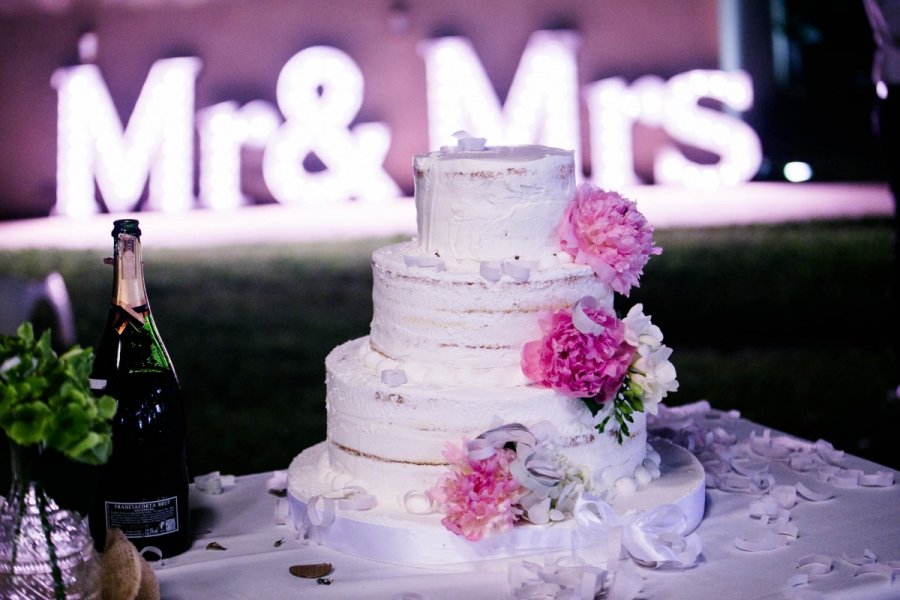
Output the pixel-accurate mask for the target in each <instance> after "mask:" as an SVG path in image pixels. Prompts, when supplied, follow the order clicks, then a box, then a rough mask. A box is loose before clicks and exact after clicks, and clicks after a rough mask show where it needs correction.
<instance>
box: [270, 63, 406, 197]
mask: <svg viewBox="0 0 900 600" xmlns="http://www.w3.org/2000/svg"><path fill="white" fill-rule="evenodd" d="M363 89H364V80H363V75H362V72H361V71H360V69H359V67H358V66H357V65H356V63H355V62H354V61H353V59H352V58H350V56H348V55H347V54H346V53H344V52H342V51H340V50H338V49H337V48H331V47H328V46H313V47H310V48H306V49H305V50H302V51H300V52H298V53H297V54H295V55H294V56H293V57H291V59H290V60H288V62H287V63H285V65H284V67H283V68H282V70H281V73H279V75H278V82H277V84H276V90H275V96H276V99H277V102H278V108H279V109H280V110H281V113H282V114H283V115H284V117H285V122H284V123H282V124H281V125H280V126H279V127H278V128H277V129H276V130H275V131H273V132H271V136H269V137H267V142H266V144H265V151H264V153H263V178H264V179H265V182H266V185H267V186H268V188H269V191H271V192H272V195H273V196H274V197H275V199H276V200H278V201H279V202H281V203H284V204H297V203H305V204H310V205H320V204H323V203H327V202H332V201H335V200H345V199H348V198H359V199H367V200H376V199H377V200H383V199H387V198H394V197H397V196H399V195H400V189H399V187H398V186H397V184H396V182H394V180H393V179H391V178H390V176H389V175H388V174H387V173H386V172H385V171H384V168H383V166H382V163H383V161H384V157H385V155H386V154H387V150H388V148H389V147H390V130H389V129H388V127H387V126H386V125H383V124H380V123H361V124H358V125H356V126H354V127H352V128H351V127H350V124H351V123H352V122H353V119H354V118H355V117H356V114H357V112H358V111H359V109H360V108H361V107H362V102H363ZM310 153H314V154H315V155H316V156H317V157H318V158H319V159H320V160H321V161H322V163H323V164H324V165H325V169H324V170H322V171H317V172H309V171H307V170H306V168H305V166H304V165H303V162H304V159H305V158H306V157H307V156H308V155H309V154H310Z"/></svg>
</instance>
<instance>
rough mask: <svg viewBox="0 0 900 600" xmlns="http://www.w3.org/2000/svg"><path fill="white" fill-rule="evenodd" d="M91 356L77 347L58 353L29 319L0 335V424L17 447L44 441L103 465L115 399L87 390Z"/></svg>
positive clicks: (108, 448) (79, 458) (76, 457)
mask: <svg viewBox="0 0 900 600" xmlns="http://www.w3.org/2000/svg"><path fill="white" fill-rule="evenodd" d="M93 363H94V355H93V352H92V351H91V350H90V349H82V348H80V347H78V346H75V347H73V348H71V349H70V350H68V351H67V352H65V353H64V354H63V355H62V356H59V357H58V356H57V355H56V353H55V352H54V351H53V347H52V344H51V333H50V331H45V332H44V333H43V334H42V335H41V337H40V339H37V340H36V339H35V337H34V328H33V327H32V325H31V324H30V323H28V322H26V323H23V324H22V325H20V326H19V327H18V329H17V331H16V335H15V336H2V335H0V371H2V373H0V428H2V429H3V431H4V432H6V434H7V435H8V436H9V437H10V439H12V440H13V441H14V442H16V443H19V444H21V445H26V446H27V445H31V444H35V443H43V444H45V445H47V447H49V448H52V449H55V450H58V451H60V452H62V453H63V454H65V455H66V456H68V457H69V458H71V459H73V460H76V461H81V462H87V463H89V464H102V463H104V462H106V460H107V459H108V458H109V454H110V452H111V450H112V433H111V432H112V427H111V423H110V421H111V419H112V417H113V416H114V415H115V413H116V408H117V404H116V401H115V400H114V399H113V398H111V397H109V396H101V397H100V398H95V397H94V396H93V394H92V393H91V389H90V373H91V369H92V367H93Z"/></svg>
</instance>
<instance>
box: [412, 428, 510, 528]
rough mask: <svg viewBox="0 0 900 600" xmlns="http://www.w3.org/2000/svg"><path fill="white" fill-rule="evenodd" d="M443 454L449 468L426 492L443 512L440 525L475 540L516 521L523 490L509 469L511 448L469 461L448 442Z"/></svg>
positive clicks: (466, 455)
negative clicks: (448, 463)
mask: <svg viewBox="0 0 900 600" xmlns="http://www.w3.org/2000/svg"><path fill="white" fill-rule="evenodd" d="M444 456H445V457H446V458H447V460H449V461H450V471H449V472H447V473H444V474H443V475H442V476H441V478H440V479H439V480H438V483H437V484H436V485H435V486H434V487H433V488H431V489H430V490H428V491H427V492H426V495H427V496H428V497H429V498H430V499H431V500H432V501H433V502H435V503H436V504H437V505H439V506H440V507H441V508H442V509H443V511H444V513H445V514H446V516H445V517H444V518H443V520H442V521H441V523H443V525H444V527H446V528H447V529H449V530H450V531H452V532H453V533H455V534H457V535H461V536H463V537H465V538H466V539H467V540H471V541H473V542H477V541H478V540H480V539H481V538H483V537H484V536H485V535H486V534H488V533H490V532H492V531H502V530H504V529H507V528H509V527H511V526H512V525H513V524H514V523H515V522H516V520H517V519H518V518H519V516H520V515H521V514H522V510H521V509H520V508H519V507H518V506H517V502H518V500H519V497H520V496H521V495H522V494H523V493H524V490H523V488H522V487H521V485H520V484H519V482H518V481H516V480H515V478H513V476H512V474H511V473H510V471H509V464H510V463H511V462H512V461H513V460H515V458H516V453H515V452H514V451H512V450H509V449H507V448H499V449H497V451H496V452H495V453H494V454H493V456H490V457H488V458H485V459H482V460H473V459H471V458H469V455H468V454H467V453H466V452H464V451H463V450H460V449H459V448H456V447H455V446H453V444H449V443H448V444H447V448H446V449H445V450H444Z"/></svg>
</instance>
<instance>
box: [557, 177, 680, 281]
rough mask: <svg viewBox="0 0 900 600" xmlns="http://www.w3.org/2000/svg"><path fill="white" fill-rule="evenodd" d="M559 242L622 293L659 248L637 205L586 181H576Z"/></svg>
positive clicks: (639, 274) (562, 224)
mask: <svg viewBox="0 0 900 600" xmlns="http://www.w3.org/2000/svg"><path fill="white" fill-rule="evenodd" d="M559 237H560V240H559V243H560V247H561V248H562V249H563V250H564V251H565V252H567V253H568V254H571V255H572V256H573V257H574V259H575V262H576V263H579V264H584V265H588V266H590V267H591V268H592V269H593V270H594V273H596V274H597V276H598V277H599V278H600V279H601V280H602V281H603V282H605V283H608V284H609V285H610V286H612V288H613V289H614V290H615V291H617V292H619V293H620V294H624V295H626V296H627V295H628V293H629V291H630V290H631V288H632V287H634V286H637V285H638V279H639V278H640V276H641V274H642V273H643V269H644V265H646V264H647V261H648V260H649V259H650V255H652V254H660V253H661V252H662V249H661V248H659V247H657V246H654V245H653V227H652V226H650V225H649V224H648V223H647V219H646V218H644V215H642V214H641V213H640V212H639V211H638V209H637V205H636V204H635V203H634V202H632V201H631V200H628V199H627V198H624V197H622V196H620V195H619V194H618V193H616V192H607V191H605V190H602V189H600V188H598V187H595V186H593V185H591V184H590V183H582V184H581V185H579V186H578V190H577V192H576V194H575V200H574V201H573V202H572V203H570V204H569V207H568V208H567V209H566V212H565V214H564V215H563V218H562V222H561V223H560V225H559Z"/></svg>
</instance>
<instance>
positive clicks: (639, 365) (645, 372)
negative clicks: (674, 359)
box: [629, 345, 678, 415]
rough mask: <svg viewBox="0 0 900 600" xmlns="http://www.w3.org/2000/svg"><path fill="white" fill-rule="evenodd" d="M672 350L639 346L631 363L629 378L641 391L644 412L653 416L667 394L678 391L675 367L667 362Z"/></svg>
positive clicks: (663, 347) (661, 346) (662, 347)
mask: <svg viewBox="0 0 900 600" xmlns="http://www.w3.org/2000/svg"><path fill="white" fill-rule="evenodd" d="M671 355H672V349H671V348H669V347H668V346H663V345H660V346H659V347H658V348H651V347H649V346H645V345H641V346H640V347H638V351H637V353H636V354H635V360H634V361H633V362H632V363H631V371H630V375H629V376H630V378H631V381H633V382H634V383H635V384H637V385H638V386H639V387H640V388H641V389H642V390H643V392H644V393H643V398H642V400H643V402H644V410H645V411H647V412H648V413H650V414H652V415H655V414H656V412H657V409H658V406H659V403H660V402H661V401H662V399H663V398H665V397H666V395H667V394H668V393H669V392H674V391H677V390H678V380H677V379H675V377H676V373H675V365H673V364H672V363H671V362H669V357H670V356H671Z"/></svg>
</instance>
